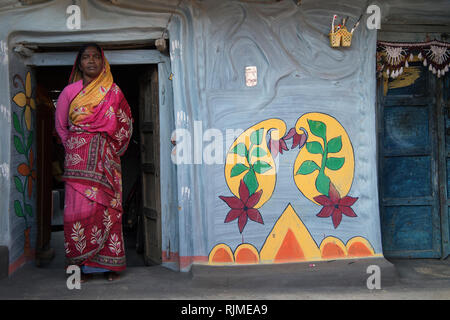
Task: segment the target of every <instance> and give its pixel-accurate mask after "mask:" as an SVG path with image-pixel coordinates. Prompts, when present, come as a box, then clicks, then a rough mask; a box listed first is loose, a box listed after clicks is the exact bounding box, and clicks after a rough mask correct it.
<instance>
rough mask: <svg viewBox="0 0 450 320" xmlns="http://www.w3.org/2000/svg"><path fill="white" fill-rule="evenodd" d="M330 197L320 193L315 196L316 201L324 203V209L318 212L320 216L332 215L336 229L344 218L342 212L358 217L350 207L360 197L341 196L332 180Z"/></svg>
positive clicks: (348, 215)
mask: <svg viewBox="0 0 450 320" xmlns="http://www.w3.org/2000/svg"><path fill="white" fill-rule="evenodd" d="M328 194H329V197H327V196H324V195H320V196H317V197H315V198H314V200H315V201H317V202H318V203H320V204H321V205H323V208H322V210H320V212H319V213H318V214H317V216H318V217H320V218H328V217H329V216H331V219H332V220H333V225H334V228H335V229H336V228H337V227H338V226H339V224H340V223H341V220H342V214H345V215H346V216H347V217H356V216H357V215H356V213H355V211H353V209H352V208H351V207H350V206H352V205H353V204H354V203H355V202H356V200H358V198H353V197H344V198H341V196H340V195H339V192H338V191H337V190H336V188H335V187H334V185H333V184H332V183H331V182H330V191H329V193H328Z"/></svg>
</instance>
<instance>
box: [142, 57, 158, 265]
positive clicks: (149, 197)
mask: <svg viewBox="0 0 450 320" xmlns="http://www.w3.org/2000/svg"><path fill="white" fill-rule="evenodd" d="M139 83H140V93H139V94H140V106H139V120H140V128H139V131H140V137H141V172H142V217H143V227H144V259H145V263H146V264H147V265H153V264H160V263H161V260H162V256H161V194H160V179H159V163H160V161H159V156H160V153H159V88H158V69H157V67H156V66H154V65H153V66H151V67H149V68H148V70H147V71H146V72H145V73H144V75H143V76H142V78H141V79H140V81H139Z"/></svg>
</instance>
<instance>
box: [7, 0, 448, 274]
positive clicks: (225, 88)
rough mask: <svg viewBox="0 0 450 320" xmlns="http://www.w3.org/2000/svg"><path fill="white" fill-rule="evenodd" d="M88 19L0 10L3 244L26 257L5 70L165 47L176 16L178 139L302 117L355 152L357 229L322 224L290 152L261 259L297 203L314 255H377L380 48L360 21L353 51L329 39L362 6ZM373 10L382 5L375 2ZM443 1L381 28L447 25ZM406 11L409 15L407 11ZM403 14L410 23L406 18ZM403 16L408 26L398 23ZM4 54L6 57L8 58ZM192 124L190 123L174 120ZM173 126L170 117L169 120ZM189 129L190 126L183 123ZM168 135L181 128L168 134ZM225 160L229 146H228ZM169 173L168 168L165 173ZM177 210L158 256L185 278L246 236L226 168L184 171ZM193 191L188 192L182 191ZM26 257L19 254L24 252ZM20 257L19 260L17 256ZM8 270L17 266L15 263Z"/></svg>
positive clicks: (258, 241)
mask: <svg viewBox="0 0 450 320" xmlns="http://www.w3.org/2000/svg"><path fill="white" fill-rule="evenodd" d="M76 3H78V4H80V5H81V6H82V8H83V10H82V29H81V30H80V31H68V30H67V29H66V27H65V24H66V17H67V15H66V14H65V10H66V7H67V6H68V5H70V4H72V1H68V0H67V1H64V0H61V1H48V2H46V3H45V4H40V5H35V6H29V7H28V6H27V7H21V6H20V5H18V4H17V3H16V2H14V1H9V2H8V3H6V4H4V6H3V7H1V6H0V8H1V9H2V11H0V21H1V22H0V26H1V28H0V41H2V42H1V44H2V46H0V49H2V48H3V49H2V50H0V131H1V134H0V143H1V149H0V152H1V153H0V165H1V166H2V167H1V169H2V171H1V175H0V179H1V183H0V192H1V194H3V195H4V197H3V198H2V199H1V200H0V245H2V244H5V245H7V246H9V247H10V249H11V250H12V251H13V252H12V254H11V255H10V256H11V257H17V255H20V250H19V249H16V247H15V246H16V244H15V242H16V241H18V240H17V237H18V233H19V231H18V230H16V227H17V224H18V223H19V222H17V220H16V218H15V217H14V216H13V214H14V213H13V212H12V211H11V209H10V208H11V207H10V204H11V202H12V201H13V196H14V191H13V190H12V188H13V187H12V186H11V185H10V182H11V175H13V174H15V173H14V172H12V171H13V170H15V169H14V168H16V167H17V159H15V158H14V156H13V155H12V154H11V153H10V150H12V149H11V145H10V141H11V139H12V137H11V132H12V128H11V120H10V119H11V118H10V117H11V110H13V106H12V101H11V97H12V94H13V92H12V91H11V87H10V84H11V78H10V77H11V74H12V72H14V71H15V70H17V72H19V71H18V70H19V69H15V68H19V67H18V66H17V67H16V65H15V63H13V62H11V61H9V62H8V57H11V56H12V55H13V53H12V50H13V48H14V46H15V45H16V44H17V43H18V42H24V43H56V44H58V45H63V44H65V43H72V42H76V43H79V42H86V41H92V40H94V41H98V42H100V43H102V42H108V43H111V42H122V43H123V42H135V41H142V40H148V39H155V38H158V37H159V36H160V35H161V34H162V31H163V30H164V28H165V26H166V25H167V22H168V19H169V18H170V16H171V14H173V17H172V19H171V23H170V25H169V32H168V35H169V38H170V43H171V51H170V58H171V66H172V72H173V74H174V78H173V81H172V85H173V105H174V110H173V112H174V121H175V125H176V126H177V127H178V128H187V129H189V130H190V131H191V132H193V121H195V120H197V121H202V124H203V129H204V130H206V129H208V128H216V129H219V130H221V131H222V133H223V134H225V130H226V129H227V128H232V129H244V130H245V129H247V128H249V127H251V126H253V125H254V124H256V123H258V122H259V121H262V120H265V119H269V118H279V119H282V120H283V121H284V122H285V123H286V125H287V127H288V129H289V128H291V127H292V126H293V125H294V124H295V122H296V120H297V119H298V118H299V117H300V116H301V115H303V114H304V113H307V112H321V113H326V114H329V115H331V116H333V117H334V118H336V119H337V120H338V121H339V122H340V123H341V125H342V126H343V127H344V128H345V130H346V131H347V133H348V135H349V137H350V139H351V142H352V145H353V149H354V155H355V174H354V180H353V183H352V187H351V190H350V192H349V195H351V196H355V197H358V198H359V199H358V201H357V203H356V204H355V205H354V207H353V208H354V210H355V212H356V213H357V215H358V217H357V218H351V219H350V218H348V219H346V218H344V219H343V221H342V223H341V225H340V226H339V228H337V229H334V228H333V226H332V224H331V221H330V220H329V219H320V218H317V217H316V214H317V212H318V209H320V208H319V207H318V206H317V205H315V204H312V202H311V201H309V200H308V199H306V198H305V197H303V196H302V195H301V193H300V192H299V190H298V188H297V187H296V186H295V184H294V183H293V179H292V176H291V175H292V173H291V172H292V163H293V162H294V160H295V157H296V156H297V153H298V151H289V152H286V154H285V155H283V158H282V161H280V167H279V171H278V172H279V174H278V176H277V185H276V188H275V190H274V193H273V195H272V198H271V200H270V201H269V202H267V203H266V204H265V205H264V206H263V207H262V208H261V210H260V212H261V214H262V216H263V217H264V224H263V225H261V224H256V223H251V222H249V223H248V225H247V227H246V229H245V231H244V236H245V240H246V242H248V243H251V244H252V245H253V246H254V247H255V248H256V249H257V250H260V249H261V246H262V245H263V243H264V241H265V240H266V237H267V235H268V233H269V232H270V230H271V229H272V228H273V226H274V224H275V222H276V221H277V219H278V218H279V216H280V214H281V212H282V210H283V209H284V208H285V207H286V205H287V204H288V203H290V204H291V205H292V206H293V207H294V208H295V210H296V213H297V214H298V215H299V217H300V218H301V219H302V221H303V222H304V224H305V225H306V226H307V228H308V230H309V231H310V233H311V235H312V237H313V239H314V241H315V242H316V243H317V245H319V244H320V242H321V240H322V239H323V238H324V236H335V237H337V238H339V239H341V240H342V241H343V242H344V243H345V242H346V241H347V240H348V239H350V238H352V237H354V236H362V237H364V238H366V239H367V240H368V241H369V242H370V244H371V245H372V246H373V248H374V250H375V252H376V253H381V252H382V248H381V235H380V229H379V213H378V195H377V187H376V186H377V172H376V150H375V145H376V140H375V48H376V37H377V35H376V31H375V30H368V29H367V28H366V27H365V25H364V21H362V23H361V25H360V27H359V28H358V29H357V31H356V32H355V35H354V37H353V44H352V46H351V47H350V48H348V49H332V48H330V46H329V40H328V36H327V34H328V31H329V29H330V22H331V17H332V15H333V14H338V15H339V17H342V16H349V17H350V23H351V24H353V22H354V21H355V20H356V19H357V17H359V15H360V14H361V13H362V12H363V10H364V9H365V8H366V6H367V4H368V3H369V2H367V1H350V0H348V1H339V2H336V1H331V0H327V1H312V0H310V1H308V0H304V1H302V5H301V6H300V7H297V6H296V5H295V4H294V1H291V0H283V1H280V2H273V1H213V0H211V1H200V0H199V1H183V2H182V3H181V5H180V7H178V8H177V7H176V4H177V3H178V1H144V0H140V1H132V2H130V1H120V0H119V1H114V3H115V5H112V4H111V2H109V1H93V0H91V1H87V0H81V1H76ZM370 3H377V2H375V1H374V2H370ZM448 3H449V2H448V1H434V2H433V5H432V6H431V5H430V2H425V1H422V2H419V1H415V2H413V3H412V4H411V2H406V1H395V2H394V1H389V2H383V3H379V4H380V7H381V9H382V15H383V23H389V22H391V23H405V21H403V20H402V19H406V20H407V22H408V21H409V22H410V23H411V24H413V23H414V21H415V20H416V19H418V18H420V21H421V23H426V22H431V23H437V22H439V23H448V17H449V15H448V8H449V7H450V6H448ZM404 10H406V11H404ZM405 12H406V14H405ZM400 17H401V18H400ZM6 46H7V49H6V50H5V47H6ZM249 65H252V66H257V67H258V85H257V86H256V87H251V88H250V87H246V86H245V82H244V70H245V67H246V66H249ZM177 115H186V116H188V118H189V119H190V120H189V121H181V120H180V121H178V122H177V121H176V120H177ZM167 119H170V117H167ZM183 119H184V117H183ZM161 125H162V126H167V127H172V126H173V125H174V124H173V123H172V124H169V123H166V124H164V123H161ZM223 148H224V154H225V152H226V151H228V148H229V145H224V146H223ZM164 165H165V166H167V168H169V167H170V166H171V165H172V164H171V163H170V160H169V159H167V160H166V163H165V164H164ZM176 172H177V185H176V186H174V191H175V192H176V194H177V197H176V198H177V199H178V207H179V210H178V212H176V213H172V214H173V216H171V219H168V221H172V219H173V218H174V217H177V218H176V219H177V220H176V222H173V223H171V224H169V225H165V226H163V250H169V248H168V247H167V245H168V243H169V242H170V243H171V246H170V251H173V252H175V253H177V254H178V255H179V256H181V257H185V259H184V260H183V261H184V262H183V263H181V265H182V266H181V268H182V269H183V270H187V269H188V268H189V265H190V263H191V262H192V261H195V260H196V257H200V260H202V261H204V260H205V258H206V259H207V257H208V254H209V253H210V251H211V249H212V248H213V247H214V246H215V245H216V244H218V243H225V244H226V245H228V246H229V247H230V248H231V249H232V250H234V249H235V248H236V247H237V246H238V245H239V244H240V243H241V242H242V236H241V234H240V233H239V232H238V230H237V226H236V222H233V223H228V224H226V223H223V221H224V218H225V216H226V214H227V212H228V210H229V208H228V207H227V205H226V204H225V203H224V202H223V201H222V200H220V199H219V197H218V196H220V195H227V196H230V195H231V193H230V190H229V189H228V186H227V185H226V181H225V179H224V165H223V164H222V165H206V164H196V165H180V166H178V167H177V171H176ZM186 190H190V192H186ZM17 250H19V251H17ZM16 251H17V252H18V253H16ZM11 262H13V261H12V260H11Z"/></svg>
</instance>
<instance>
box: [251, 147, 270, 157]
mask: <svg viewBox="0 0 450 320" xmlns="http://www.w3.org/2000/svg"><path fill="white" fill-rule="evenodd" d="M265 155H267V152H266V150H264V149H263V148H260V147H257V148H255V149H253V151H252V156H253V157H264V156H265Z"/></svg>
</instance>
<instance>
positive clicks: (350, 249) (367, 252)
mask: <svg viewBox="0 0 450 320" xmlns="http://www.w3.org/2000/svg"><path fill="white" fill-rule="evenodd" d="M347 255H348V256H349V257H357V258H361V257H370V256H374V255H375V252H374V250H373V248H372V246H371V245H370V243H369V241H367V240H366V239H364V238H362V237H354V238H351V239H350V240H348V242H347Z"/></svg>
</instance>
